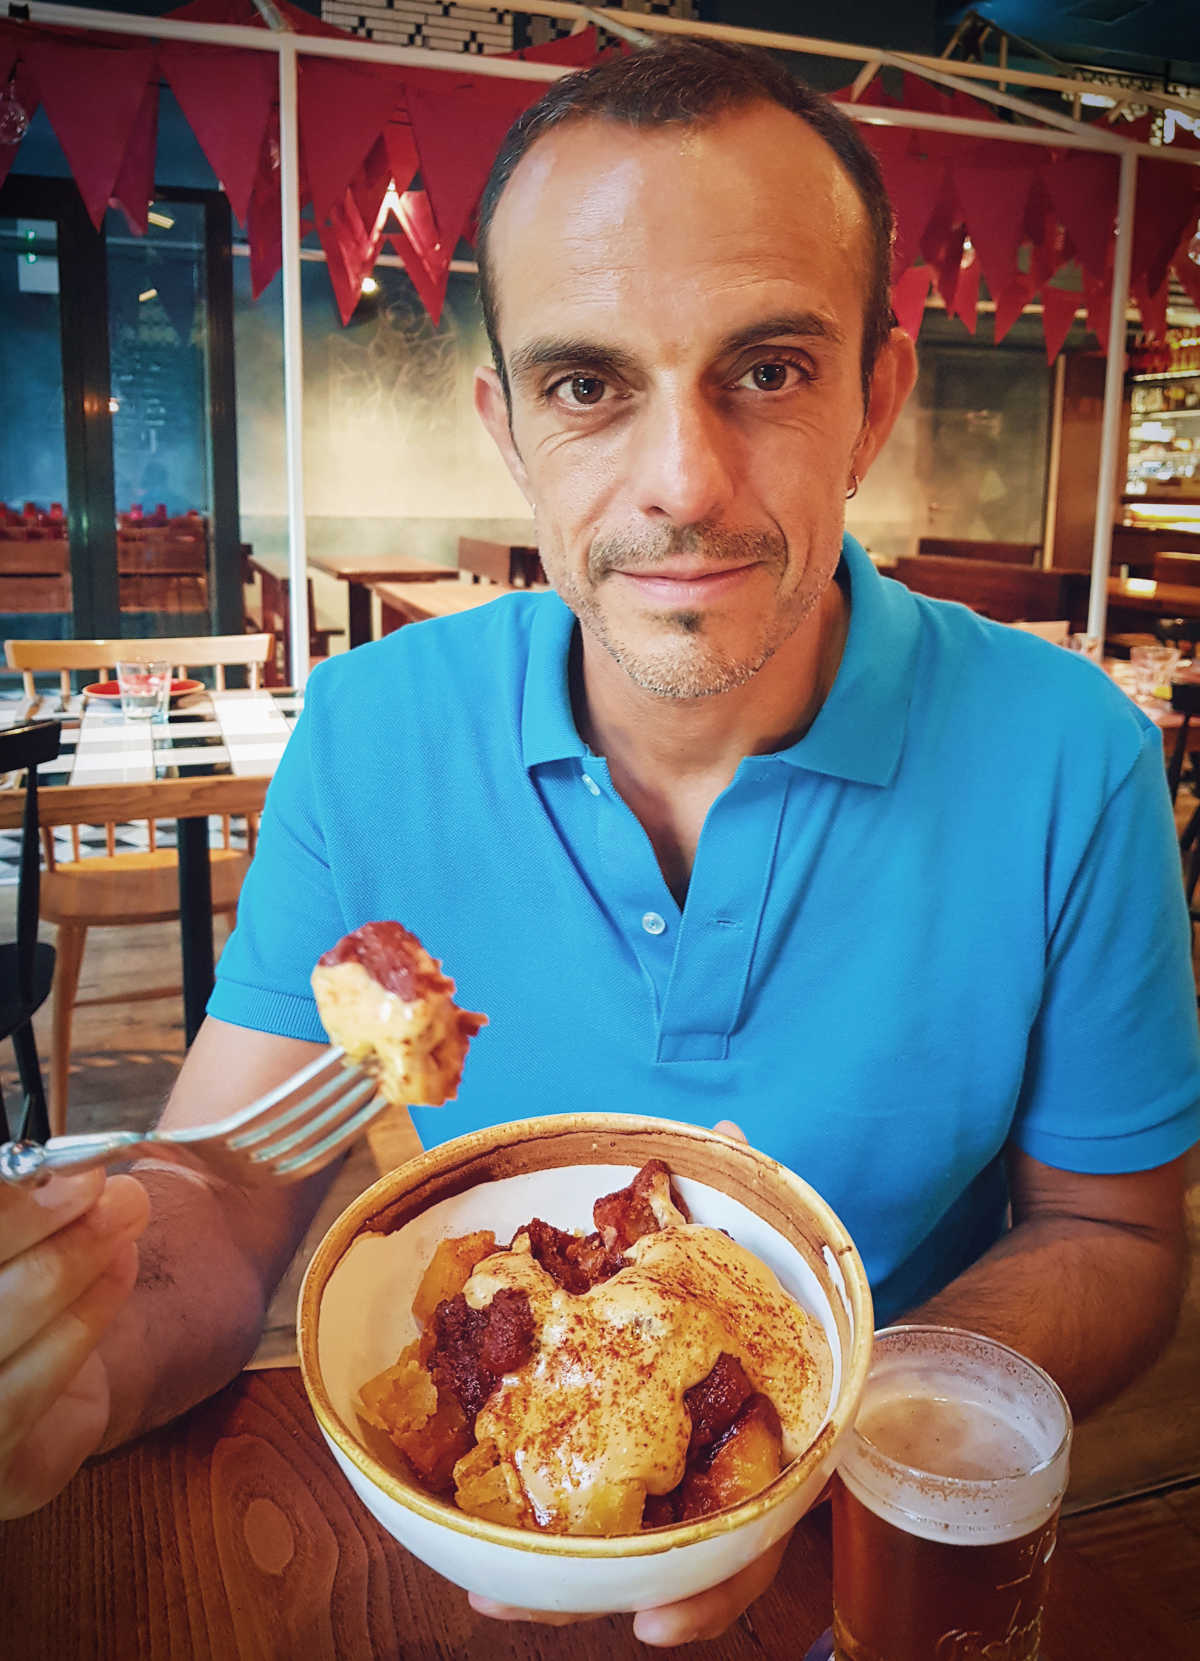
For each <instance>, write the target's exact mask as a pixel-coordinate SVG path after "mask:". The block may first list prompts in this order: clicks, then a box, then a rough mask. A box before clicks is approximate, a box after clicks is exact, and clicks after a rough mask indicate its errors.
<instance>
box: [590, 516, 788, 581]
mask: <svg viewBox="0 0 1200 1661" xmlns="http://www.w3.org/2000/svg"><path fill="white" fill-rule="evenodd" d="M681 555H682V556H683V557H685V558H688V559H697V558H698V559H702V560H704V561H705V562H706V563H711V564H713V565H721V564H725V565H748V564H751V563H761V564H765V565H782V564H783V562H784V560H785V558H786V556H787V543H786V541H785V539H784V536H783V533H782V531H775V530H758V531H736V530H728V529H726V528H724V527H720V526H716V525H668V526H664V527H663V529H662V530H661V531H653V530H649V531H637V532H634V531H614V532H612V533H610V534H609V535H607V536H601V537H597V538H596V540H595V542H593V543H592V546H591V548H590V549H589V550H588V576H589V577H590V578H591V579H592V581H593V582H599V581H600V580H601V578H603V577H606V576H608V575H609V574H610V573H611V572H613V571H653V570H654V568H655V567H656V566H658V565H662V564H663V563H664V561H666V560H668V559H672V558H678V557H680V556H681Z"/></svg>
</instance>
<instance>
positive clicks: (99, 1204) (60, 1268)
mask: <svg viewBox="0 0 1200 1661" xmlns="http://www.w3.org/2000/svg"><path fill="white" fill-rule="evenodd" d="M59 1209H60V1208H57V1207H52V1208H51V1210H52V1211H54V1212H55V1214H57V1212H58V1210H59ZM68 1214H69V1210H68ZM149 1215H150V1202H149V1199H148V1198H147V1195H146V1190H145V1189H144V1188H143V1187H142V1185H141V1183H140V1182H137V1181H135V1180H134V1179H133V1178H132V1177H114V1178H113V1180H112V1181H111V1182H110V1183H108V1185H107V1186H106V1187H104V1188H103V1190H102V1192H101V1194H100V1197H99V1199H98V1200H97V1201H96V1202H95V1204H94V1205H92V1206H90V1207H89V1209H88V1210H86V1211H85V1212H84V1213H83V1215H82V1216H80V1217H76V1219H75V1221H74V1222H71V1223H69V1224H68V1225H67V1226H66V1227H65V1228H60V1229H58V1230H57V1231H56V1232H55V1233H53V1234H50V1235H47V1236H46V1237H45V1238H44V1239H40V1240H38V1241H36V1242H35V1244H33V1245H32V1246H30V1247H29V1248H28V1249H27V1250H26V1251H24V1252H22V1254H21V1255H20V1256H19V1257H15V1258H12V1259H10V1260H9V1261H8V1262H7V1263H5V1264H3V1265H2V1266H0V1361H3V1360H4V1359H6V1358H7V1357H8V1356H10V1355H14V1354H15V1353H16V1352H17V1350H19V1349H20V1348H21V1347H22V1346H23V1345H24V1344H27V1343H28V1342H29V1340H30V1339H31V1338H34V1337H35V1336H36V1335H37V1334H38V1333H39V1332H40V1331H41V1330H42V1328H43V1327H44V1326H46V1325H47V1323H48V1322H49V1321H51V1320H53V1319H54V1317H55V1316H56V1315H60V1314H61V1313H62V1312H63V1310H65V1309H69V1308H70V1307H71V1305H72V1304H73V1303H74V1302H75V1300H76V1298H78V1297H79V1296H80V1294H81V1293H82V1292H84V1291H85V1290H86V1289H87V1287H88V1286H90V1285H91V1283H92V1282H93V1281H94V1280H95V1279H96V1276H97V1275H98V1274H101V1273H102V1272H103V1271H104V1269H105V1268H106V1267H107V1266H108V1264H109V1262H110V1261H111V1259H112V1256H113V1253H114V1252H115V1251H116V1250H117V1248H118V1247H119V1246H120V1245H121V1244H122V1242H124V1241H126V1240H132V1239H134V1238H136V1236H137V1235H139V1234H141V1232H142V1230H143V1229H144V1228H145V1226H146V1222H147V1220H148V1218H149Z"/></svg>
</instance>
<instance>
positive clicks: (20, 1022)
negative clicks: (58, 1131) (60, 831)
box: [0, 721, 62, 1142]
mask: <svg viewBox="0 0 1200 1661" xmlns="http://www.w3.org/2000/svg"><path fill="white" fill-rule="evenodd" d="M61 730H62V729H61V727H60V725H59V723H58V722H57V721H35V722H31V723H29V724H28V725H27V726H23V727H10V728H9V729H8V731H7V732H3V733H0V773H17V772H23V773H25V774H26V784H25V813H24V819H23V824H22V829H21V858H20V866H19V874H18V878H17V938H16V939H15V940H14V941H12V942H10V943H6V944H5V945H3V946H0V1038H11V1039H12V1041H13V1050H14V1051H15V1053H16V1058H17V1072H18V1074H19V1075H20V1079H21V1092H22V1095H23V1097H24V1102H23V1106H22V1111H21V1115H20V1118H19V1119H17V1120H15V1121H14V1123H13V1125H12V1134H13V1135H14V1136H17V1137H29V1138H31V1139H32V1140H34V1141H38V1142H44V1141H45V1139H46V1137H47V1136H48V1135H49V1134H50V1121H49V1117H48V1115H47V1113H46V1097H45V1092H44V1091H43V1089H42V1070H41V1067H40V1066H39V1065H38V1053H37V1043H36V1041H35V1039H34V1036H33V1017H34V1015H35V1013H36V1012H37V1011H38V1010H39V1009H40V1008H41V1007H42V1005H43V1004H44V1003H45V1001H46V999H47V997H48V996H49V993H50V983H51V981H52V979H53V976H54V947H53V946H49V945H46V944H45V942H43V941H39V939H38V937H37V928H38V892H39V883H40V880H41V871H40V862H39V857H38V833H39V825H38V790H37V770H38V765H39V763H41V762H43V761H52V760H53V759H54V757H55V756H56V755H57V754H58V743H59V734H60V732H61ZM8 1133H9V1126H8V1121H7V1118H6V1116H5V1112H4V1103H3V1102H2V1101H0V1135H3V1136H7V1135H8Z"/></svg>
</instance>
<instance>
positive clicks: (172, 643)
mask: <svg viewBox="0 0 1200 1661" xmlns="http://www.w3.org/2000/svg"><path fill="white" fill-rule="evenodd" d="M273 645H274V642H273V640H272V637H271V636H270V635H269V634H257V635H251V634H245V635H242V634H237V635H213V636H211V637H204V636H199V637H196V638H192V639H183V638H178V637H176V638H169V639H160V640H152V639H151V640H7V641H5V645H4V650H5V656H6V658H7V660H8V664H9V667H10V668H12V669H19V670H21V672H22V675H23V678H24V683H25V691H26V694H27V695H29V696H32V695H33V693H34V690H35V685H34V676H35V674H38V673H43V672H45V671H57V673H58V676H59V685H60V688H61V691H62V695H63V699H64V702H65V701H66V699H67V698H68V697H69V696H70V692H71V674H72V671H75V670H87V671H89V672H91V671H98V672H99V675H100V678H101V679H103V680H111V679H112V671H113V670H114V669H115V666H116V664H117V663H118V662H119V661H128V660H130V659H138V658H141V659H147V660H150V659H156V658H157V659H166V660H167V661H168V662H170V663H171V664H172V665H174V666H175V667H176V668H177V670H178V672H179V673H184V672H186V671H187V670H189V669H202V668H203V669H212V670H213V672H214V679H215V682H216V686H217V689H218V690H223V689H224V687H225V672H226V670H227V669H228V668H231V667H234V666H242V667H244V668H245V669H246V671H247V674H248V678H249V684H250V685H251V686H252V687H258V686H260V685H261V684H262V676H263V667H264V665H265V664H266V663H268V661H269V660H270V656H271V652H272V648H273ZM41 800H42V819H43V835H42V850H43V853H44V856H45V869H44V871H43V872H42V878H41V915H42V917H43V918H45V920H46V921H47V922H51V923H55V924H57V926H58V940H57V953H58V961H57V966H56V969H55V975H54V1020H53V1032H52V1037H51V1059H50V1128H51V1131H52V1133H53V1134H54V1135H56V1136H60V1135H61V1134H62V1133H63V1131H64V1129H65V1127H66V1122H67V1096H68V1076H69V1071H70V1055H71V1014H72V1011H73V1009H74V1008H75V1005H76V1002H77V998H76V993H77V991H78V987H79V973H80V968H81V966H82V963H83V949H84V945H85V943H86V940H87V931H88V929H89V928H93V927H98V928H107V927H111V926H113V925H119V924H131V923H168V922H172V921H174V920H175V919H176V918H177V917H178V915H179V877H178V860H177V857H176V853H175V850H174V849H173V848H160V847H158V845H157V837H156V827H155V823H154V821H153V820H150V821H148V822H147V823H148V840H149V847H148V849H147V850H146V851H145V852H140V851H135V852H124V853H119V852H118V851H117V848H116V825H115V824H114V823H108V824H106V825H105V827H104V829H105V848H104V851H103V852H101V853H94V854H90V855H86V854H85V852H84V849H83V847H82V845H81V841H80V837H79V829H78V826H72V827H71V851H72V854H73V856H74V857H73V858H72V859H70V860H65V861H60V860H58V859H57V858H56V856H55V851H54V839H53V837H52V835H50V828H51V827H52V826H53V823H54V821H53V808H52V805H51V799H48V798H47V797H46V796H45V795H43V796H42V799H41ZM254 830H255V826H254V823H253V821H251V822H249V823H248V825H247V833H248V834H247V841H248V845H249V846H248V849H247V850H246V851H243V850H241V849H237V848H234V847H233V846H232V838H231V827H230V823H229V821H228V820H226V821H225V823H224V846H223V847H221V848H215V849H214V850H213V851H212V856H211V859H212V909H213V913H214V915H216V914H218V913H229V912H232V911H235V910H236V908H237V900H238V894H239V892H240V891H241V886H242V878H243V877H244V876H245V874H246V871H247V869H248V867H249V864H250V858H251V854H252V852H253V844H254ZM179 991H180V988H179V986H178V985H173V986H162V987H151V988H148V989H146V990H144V991H138V992H122V993H119V994H115V995H112V996H108V997H99V998H91V999H88V1000H87V1001H88V1002H89V1003H95V1004H101V1003H128V1002H130V1001H132V1000H134V999H141V998H157V997H170V996H172V995H177V994H178V993H179Z"/></svg>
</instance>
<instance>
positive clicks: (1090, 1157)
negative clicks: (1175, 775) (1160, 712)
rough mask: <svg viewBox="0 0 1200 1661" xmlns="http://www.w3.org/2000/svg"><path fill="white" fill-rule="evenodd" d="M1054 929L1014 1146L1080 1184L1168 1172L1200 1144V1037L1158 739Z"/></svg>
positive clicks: (1145, 744)
mask: <svg viewBox="0 0 1200 1661" xmlns="http://www.w3.org/2000/svg"><path fill="white" fill-rule="evenodd" d="M1051 925H1052V926H1051V930H1050V936H1049V945H1048V949H1047V962H1046V979H1045V992H1044V996H1043V999H1042V1003H1041V1007H1040V1009H1039V1011H1038V1015H1037V1018H1036V1021H1035V1024H1034V1028H1033V1031H1032V1033H1031V1035H1030V1043H1029V1048H1028V1059H1027V1065H1026V1072H1025V1077H1024V1082H1023V1085H1022V1091H1021V1099H1020V1103H1019V1105H1018V1110H1017V1115H1016V1121H1015V1124H1014V1137H1015V1140H1016V1143H1017V1145H1018V1146H1019V1147H1021V1148H1022V1149H1023V1150H1024V1151H1025V1152H1026V1153H1028V1154H1030V1155H1032V1157H1033V1158H1035V1159H1039V1160H1041V1161H1043V1163H1045V1164H1047V1165H1053V1166H1057V1167H1059V1168H1060V1169H1064V1170H1071V1171H1083V1172H1096V1173H1108V1172H1117V1171H1137V1170H1148V1169H1150V1168H1151V1167H1152V1166H1155V1165H1162V1164H1165V1163H1166V1162H1167V1161H1168V1160H1171V1159H1174V1158H1176V1157H1177V1156H1178V1155H1179V1154H1181V1153H1183V1152H1185V1151H1186V1150H1187V1149H1188V1148H1189V1147H1190V1146H1191V1144H1192V1143H1193V1142H1195V1141H1196V1140H1197V1139H1198V1138H1200V1031H1198V1028H1197V1019H1196V992H1195V985H1194V980H1193V975H1192V966H1191V941H1190V925H1189V922H1188V916H1187V909H1186V906H1185V903H1184V898H1183V887H1182V882H1181V880H1180V865H1179V849H1178V845H1177V843H1176V838H1175V827H1174V822H1173V815H1172V810H1171V803H1170V799H1169V796H1168V794H1167V789H1166V783H1165V776H1164V768H1163V756H1162V736H1161V734H1160V733H1159V731H1158V730H1157V729H1156V728H1150V729H1149V730H1148V731H1146V732H1145V733H1144V734H1143V735H1142V741H1141V745H1140V748H1139V750H1138V753H1137V756H1136V758H1135V760H1134V763H1133V765H1132V767H1131V768H1130V769H1129V771H1128V772H1127V773H1126V774H1125V776H1124V777H1123V778H1122V779H1121V780H1120V782H1119V783H1118V784H1117V785H1116V787H1115V789H1114V790H1113V792H1112V794H1111V795H1110V797H1109V798H1108V800H1107V802H1106V803H1105V805H1104V808H1103V810H1102V812H1101V813H1100V815H1099V817H1098V819H1097V822H1096V825H1095V828H1094V830H1093V833H1092V835H1091V837H1090V839H1089V840H1088V843H1087V845H1086V847H1085V849H1084V852H1083V855H1082V858H1081V859H1080V860H1079V862H1078V865H1077V868H1076V869H1075V871H1074V873H1073V875H1072V878H1071V880H1070V883H1069V885H1068V887H1067V889H1066V893H1065V896H1064V898H1063V900H1062V903H1061V905H1060V907H1059V909H1058V914H1057V916H1056V917H1053V918H1052V919H1051Z"/></svg>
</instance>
